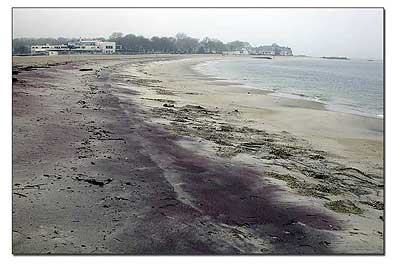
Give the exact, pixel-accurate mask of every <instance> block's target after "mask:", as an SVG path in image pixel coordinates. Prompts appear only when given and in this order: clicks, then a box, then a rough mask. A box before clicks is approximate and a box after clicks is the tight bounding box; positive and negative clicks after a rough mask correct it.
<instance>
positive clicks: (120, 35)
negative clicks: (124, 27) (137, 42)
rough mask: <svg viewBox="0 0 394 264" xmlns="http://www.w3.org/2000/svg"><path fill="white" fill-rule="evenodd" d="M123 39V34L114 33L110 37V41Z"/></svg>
mask: <svg viewBox="0 0 394 264" xmlns="http://www.w3.org/2000/svg"><path fill="white" fill-rule="evenodd" d="M122 37H123V33H122V32H114V33H112V34H111V35H110V36H109V38H108V39H109V40H117V39H120V38H122Z"/></svg>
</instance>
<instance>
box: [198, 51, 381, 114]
mask: <svg viewBox="0 0 394 264" xmlns="http://www.w3.org/2000/svg"><path fill="white" fill-rule="evenodd" d="M194 69H195V70H197V71H199V72H200V73H202V74H205V75H208V76H213V77H217V78H221V79H225V80H228V81H233V82H237V83H242V84H245V85H246V86H250V87H254V88H257V89H264V90H269V91H272V92H273V95H276V96H285V97H291V98H302V99H305V100H314V101H319V102H321V103H324V104H325V106H326V108H327V109H329V110H333V111H339V112H347V113H352V114H359V115H364V116H370V117H378V118H382V117H383V111H384V108H383V95H384V86H383V62H382V61H368V60H361V59H352V60H329V59H320V58H297V57H290V58H275V59H273V60H267V59H256V58H250V57H240V58H236V59H233V58H232V59H226V58H224V59H223V60H217V61H208V62H204V63H201V64H198V65H196V66H195V67H194Z"/></svg>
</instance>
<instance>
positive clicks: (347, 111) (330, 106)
mask: <svg viewBox="0 0 394 264" xmlns="http://www.w3.org/2000/svg"><path fill="white" fill-rule="evenodd" d="M239 58H242V59H245V58H253V56H244V57H235V59H239ZM231 59H234V57H233V58H231V57H227V58H226V57H225V58H222V59H220V58H219V59H218V60H219V61H226V60H227V61H228V60H231ZM278 59H285V60H286V59H287V60H291V59H293V57H288V58H287V57H284V58H278ZM210 61H212V60H210ZM206 62H209V61H205V62H201V63H197V64H195V65H191V66H190V67H191V68H192V71H193V72H195V73H196V74H197V75H201V77H203V76H205V77H206V78H207V79H212V80H218V82H220V81H222V82H223V83H226V82H227V83H228V84H233V85H238V86H241V87H245V89H252V90H253V89H256V90H261V91H263V92H265V93H266V94H270V95H271V96H276V97H284V98H288V99H295V100H305V101H308V102H315V103H319V104H321V105H322V106H323V107H324V108H325V109H326V110H327V111H333V112H338V113H344V114H351V115H356V116H361V117H368V118H377V119H384V116H383V113H382V114H371V113H367V112H362V111H360V110H352V109H346V108H344V106H341V105H336V104H333V103H330V102H328V101H324V100H322V99H319V98H315V97H311V96H308V95H305V94H299V93H284V92H280V91H276V90H270V89H261V88H258V87H257V86H254V85H249V84H246V83H242V81H240V80H230V79H225V78H224V77H220V76H216V75H210V74H208V73H206V72H203V71H202V70H198V69H196V67H198V66H199V65H201V64H204V63H206Z"/></svg>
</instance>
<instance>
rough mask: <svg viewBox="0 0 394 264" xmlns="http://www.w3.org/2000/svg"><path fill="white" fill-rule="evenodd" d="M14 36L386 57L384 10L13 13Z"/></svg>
mask: <svg viewBox="0 0 394 264" xmlns="http://www.w3.org/2000/svg"><path fill="white" fill-rule="evenodd" d="M13 12H14V14H13V20H14V21H13V25H14V28H13V37H14V38H15V37H84V38H89V37H108V36H109V35H110V34H111V33H112V32H115V31H116V32H123V33H133V34H135V35H143V36H145V37H152V36H174V35H175V34H176V33H177V32H184V33H186V34H188V35H189V36H192V37H196V38H200V39H201V38H203V37H206V36H208V37H214V38H218V39H220V40H221V41H223V42H228V41H232V40H242V41H248V42H250V43H251V44H252V45H254V46H257V45H261V44H271V43H273V42H275V43H277V44H279V45H284V46H289V47H291V48H292V49H293V53H294V54H307V55H312V56H347V57H354V58H375V59H381V58H382V56H383V10H382V9H59V8H56V9H14V11H13Z"/></svg>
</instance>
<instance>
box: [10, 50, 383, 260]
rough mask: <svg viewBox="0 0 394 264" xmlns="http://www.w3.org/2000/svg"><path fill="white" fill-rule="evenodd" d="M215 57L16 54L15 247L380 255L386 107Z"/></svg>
mask: <svg viewBox="0 0 394 264" xmlns="http://www.w3.org/2000/svg"><path fill="white" fill-rule="evenodd" d="M220 59H223V57H222V56H214V55H212V56H197V55H195V56H190V55H189V56H186V55H185V56H183V55H149V56H148V55H146V56H47V57H38V56H37V57H14V58H13V88H12V89H13V90H12V92H13V98H12V100H13V175H12V176H13V186H12V187H13V190H12V195H13V212H12V213H13V253H14V254H138V255H141V254H160V255H167V254H182V255H199V254H221V255H226V254H383V253H384V244H383V243H384V236H383V235H384V164H383V159H384V150H383V146H384V142H383V120H382V119H378V118H370V117H364V116H359V115H352V114H347V113H339V112H333V111H328V110H327V109H326V107H325V105H324V104H321V103H318V102H313V101H307V100H301V99H290V98H285V97H278V96H275V94H273V93H269V92H267V91H264V90H260V89H258V87H247V86H244V85H241V84H237V83H232V82H229V81H228V80H224V79H219V78H217V77H214V76H206V75H203V74H201V73H199V72H198V71H197V70H196V69H195V66H196V65H198V64H199V63H202V62H206V61H208V60H220ZM226 59H231V57H228V58H226Z"/></svg>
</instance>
